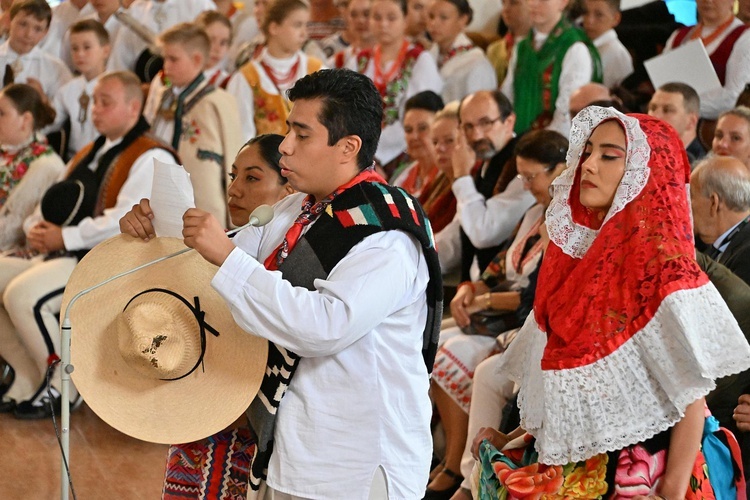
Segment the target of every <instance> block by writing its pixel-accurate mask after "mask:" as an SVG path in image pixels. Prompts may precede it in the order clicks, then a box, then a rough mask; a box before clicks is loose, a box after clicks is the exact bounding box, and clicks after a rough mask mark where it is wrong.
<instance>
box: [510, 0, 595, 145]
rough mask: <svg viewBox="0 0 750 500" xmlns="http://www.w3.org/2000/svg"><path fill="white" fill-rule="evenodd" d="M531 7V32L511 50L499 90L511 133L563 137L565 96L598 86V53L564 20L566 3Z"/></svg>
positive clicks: (565, 129)
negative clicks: (508, 109)
mask: <svg viewBox="0 0 750 500" xmlns="http://www.w3.org/2000/svg"><path fill="white" fill-rule="evenodd" d="M533 5H534V6H535V7H536V8H533V9H531V8H530V10H529V12H530V15H531V28H532V29H531V32H530V33H529V34H528V35H527V36H526V38H524V39H523V40H521V41H520V42H519V43H518V44H516V45H515V46H514V47H513V53H512V55H511V58H510V64H509V66H508V74H507V75H506V77H505V81H503V84H502V86H501V90H502V91H503V94H505V95H506V96H508V99H510V101H511V103H513V109H514V111H515V113H516V117H517V118H516V127H515V132H516V133H517V134H521V133H523V132H526V131H527V130H529V129H541V128H547V129H550V130H555V131H557V132H560V133H561V134H562V135H564V136H567V135H568V131H569V130H570V117H569V116H568V110H569V109H570V94H571V93H573V91H574V90H575V89H577V88H578V87H580V86H581V85H583V84H585V83H588V82H601V79H602V73H601V62H600V59H599V53H598V52H597V50H596V48H594V46H593V44H592V43H591V41H590V40H589V39H588V38H587V37H586V34H585V33H583V31H582V30H580V29H579V28H576V27H575V26H573V25H572V24H571V23H570V21H569V20H568V19H567V17H566V16H565V8H566V7H567V5H568V0H550V1H548V2H539V3H537V4H533Z"/></svg>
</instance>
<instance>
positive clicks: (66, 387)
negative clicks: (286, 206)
mask: <svg viewBox="0 0 750 500" xmlns="http://www.w3.org/2000/svg"><path fill="white" fill-rule="evenodd" d="M272 218H273V209H272V208H271V207H270V206H268V205H261V206H259V207H258V208H256V209H255V210H253V213H252V214H250V220H249V221H248V223H247V224H245V225H244V226H240V227H238V228H236V229H232V230H231V231H228V232H227V233H226V235H227V236H234V235H235V234H237V233H238V232H240V231H242V230H243V229H245V228H247V227H250V226H264V225H266V224H268V222H270V221H271V219H272ZM190 250H193V249H192V248H183V249H182V250H178V251H177V252H174V253H171V254H169V255H165V256H164V257H159V258H158V259H154V260H152V261H150V262H146V263H145V264H142V265H140V266H138V267H135V268H133V269H129V270H127V271H125V272H122V273H120V274H116V275H114V276H112V277H110V278H107V279H106V280H104V281H102V282H101V283H97V284H96V285H93V286H90V287H89V288H85V289H83V290H81V291H80V292H78V293H77V294H75V295H74V296H73V298H72V299H70V302H68V306H67V307H66V308H65V314H64V316H63V321H62V328H61V336H62V339H61V345H60V368H61V375H60V376H61V379H62V381H61V383H60V399H61V401H60V403H61V407H62V408H61V412H60V428H61V429H60V433H61V436H60V440H61V442H62V454H63V456H62V460H61V463H60V498H61V499H62V500H68V498H69V496H68V494H69V488H68V478H69V476H68V471H69V470H70V374H71V373H73V370H74V369H75V367H74V366H73V365H72V364H71V363H70V339H71V336H72V331H73V330H72V327H71V324H70V310H71V309H72V307H73V304H75V303H76V301H78V299H80V298H81V297H83V296H84V295H86V294H88V293H90V292H93V291H94V290H96V289H98V288H100V287H102V286H104V285H106V284H108V283H111V282H112V281H115V280H117V279H120V278H122V277H123V276H127V275H129V274H133V273H135V272H137V271H140V270H141V269H145V268H147V267H150V266H153V265H154V264H158V263H160V262H164V261H165V260H167V259H171V258H173V257H177V256H178V255H182V254H184V253H187V252H189V251H190Z"/></svg>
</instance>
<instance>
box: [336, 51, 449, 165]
mask: <svg viewBox="0 0 750 500" xmlns="http://www.w3.org/2000/svg"><path fill="white" fill-rule="evenodd" d="M394 64H396V61H395V60H394V61H391V62H390V63H388V65H387V67H386V68H385V69H384V70H383V72H384V73H386V74H387V73H388V72H389V71H390V69H391V67H392V66H393V65H394ZM347 67H348V68H349V69H351V70H354V71H356V70H357V58H356V57H353V58H351V59H350V60H349V62H348V63H347ZM363 74H364V75H365V76H367V77H368V78H370V79H371V80H372V79H374V78H375V58H374V57H371V58H370V61H369V62H368V63H367V67H366V68H365V70H364V72H363ZM425 90H432V91H433V92H435V93H436V94H440V92H442V90H443V79H442V78H441V77H440V72H439V71H438V68H437V63H435V59H433V58H432V56H431V55H430V54H429V52H427V51H423V52H422V53H421V54H419V56H418V57H417V60H416V62H415V63H414V67H413V69H412V73H411V77H410V78H409V81H408V83H407V84H406V90H405V91H404V92H403V93H402V94H401V95H399V96H398V101H399V105H398V117H399V118H398V120H396V121H395V122H393V123H391V124H390V125H386V126H385V127H384V128H383V130H382V131H381V132H380V142H378V148H377V150H376V151H375V157H376V158H377V160H378V162H380V164H381V165H385V164H386V163H388V162H389V161H391V160H393V159H394V158H396V157H397V156H398V155H400V154H401V153H402V152H404V151H406V137H405V134H404V127H403V125H402V124H401V121H402V120H403V119H404V106H405V104H406V101H407V100H408V99H409V98H410V97H411V96H413V95H416V94H419V93H420V92H423V91H425Z"/></svg>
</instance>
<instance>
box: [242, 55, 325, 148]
mask: <svg viewBox="0 0 750 500" xmlns="http://www.w3.org/2000/svg"><path fill="white" fill-rule="evenodd" d="M298 58H299V66H297V74H296V75H295V76H294V79H292V80H290V81H289V83H287V84H286V85H281V86H280V87H278V88H277V87H276V85H275V84H274V83H273V80H271V77H270V76H268V73H266V70H265V69H264V68H263V66H262V65H261V64H260V62H259V61H263V63H265V64H267V65H268V66H269V67H271V68H272V69H273V70H274V71H277V72H278V73H279V74H282V75H283V74H286V73H289V72H290V71H291V69H292V66H294V64H295V63H296V62H297V60H298ZM307 60H308V56H307V54H305V53H304V52H302V51H301V50H298V51H297V53H296V54H295V55H293V56H292V57H289V58H287V59H278V58H276V57H273V56H271V55H270V54H269V53H268V49H267V48H265V47H264V48H263V49H262V50H261V53H260V55H259V57H258V59H254V60H252V61H249V62H247V63H245V64H252V65H253V66H255V71H256V72H257V73H258V78H259V81H260V86H261V88H262V89H263V91H264V92H266V93H268V94H271V95H278V94H279V90H280V91H281V92H282V94H285V93H286V91H287V90H289V89H290V88H292V87H293V86H294V84H295V83H297V80H299V79H300V78H302V77H303V76H305V75H307V64H308V62H307ZM322 68H325V66H322ZM227 92H229V93H230V94H232V95H233V96H234V98H235V99H236V100H237V106H238V109H239V111H240V120H241V121H242V136H243V137H244V138H245V140H247V139H251V138H253V137H255V135H256V133H257V132H256V129H255V97H254V96H253V89H252V88H250V84H249V83H248V82H247V78H245V75H243V74H242V71H240V70H238V71H237V72H236V73H235V74H234V75H232V77H231V78H230V79H229V82H228V83H227Z"/></svg>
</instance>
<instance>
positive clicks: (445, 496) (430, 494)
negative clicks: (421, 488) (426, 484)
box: [422, 467, 464, 500]
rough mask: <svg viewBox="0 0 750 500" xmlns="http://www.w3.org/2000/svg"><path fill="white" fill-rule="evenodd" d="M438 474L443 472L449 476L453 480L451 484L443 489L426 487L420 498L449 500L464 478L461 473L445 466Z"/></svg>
mask: <svg viewBox="0 0 750 500" xmlns="http://www.w3.org/2000/svg"><path fill="white" fill-rule="evenodd" d="M440 474H445V475H447V476H448V477H450V478H451V479H452V480H453V484H452V485H450V486H449V487H448V488H446V489H444V490H432V489H430V488H427V490H425V495H424V498H423V499H422V500H450V498H451V497H452V496H453V494H454V493H455V492H456V491H458V489H459V488H460V487H461V483H462V482H463V480H464V477H463V476H462V475H461V474H458V473H456V472H453V471H452V470H450V469H448V468H447V467H446V468H443V470H442V471H441V472H440Z"/></svg>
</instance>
